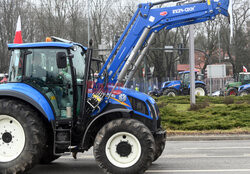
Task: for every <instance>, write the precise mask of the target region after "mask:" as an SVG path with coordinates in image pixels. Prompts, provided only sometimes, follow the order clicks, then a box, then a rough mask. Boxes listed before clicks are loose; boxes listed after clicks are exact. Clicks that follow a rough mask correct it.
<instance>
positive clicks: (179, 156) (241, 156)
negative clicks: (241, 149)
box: [160, 154, 250, 159]
mask: <svg viewBox="0 0 250 174" xmlns="http://www.w3.org/2000/svg"><path fill="white" fill-rule="evenodd" d="M249 157H250V154H243V155H232V156H229V155H227V156H213V155H207V154H186V155H162V156H160V158H162V159H164V158H165V159H166V158H169V159H178V158H179V159H185V158H249Z"/></svg>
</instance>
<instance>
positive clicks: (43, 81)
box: [0, 0, 229, 174]
mask: <svg viewBox="0 0 250 174" xmlns="http://www.w3.org/2000/svg"><path fill="white" fill-rule="evenodd" d="M171 1H176V0H168V1H163V2H156V3H143V4H140V5H139V6H138V10H137V11H136V13H135V15H134V16H133V18H132V19H131V21H130V23H129V24H128V26H127V28H126V29H125V31H124V33H123V34H122V36H121V38H120V39H119V41H118V42H117V45H116V46H115V48H114V49H113V51H112V52H111V54H110V56H109V58H108V59H107V61H106V62H105V64H104V66H103V67H102V69H101V70H100V72H99V74H98V77H97V79H96V80H95V82H96V83H95V84H94V85H93V83H91V85H88V84H89V79H93V76H94V75H93V74H92V73H91V71H90V69H91V68H90V67H91V62H92V60H93V58H92V52H93V49H92V47H91V45H92V43H91V42H90V47H89V48H86V47H84V46H82V45H81V44H79V43H75V42H71V41H68V40H64V39H60V38H57V37H51V39H52V41H51V42H38V43H24V44H9V45H8V48H9V51H10V55H11V60H10V66H9V79H8V83H7V84H2V85H0V173H4V174H13V173H26V171H28V170H29V169H30V168H32V167H34V165H35V164H37V163H50V162H51V161H53V160H55V159H57V158H59V157H60V156H62V155H67V154H69V153H73V156H74V157H77V156H76V154H77V153H79V152H84V151H87V150H89V149H90V148H91V147H93V153H94V156H95V159H96V161H97V163H98V165H99V166H100V167H101V168H102V169H103V170H104V172H106V173H114V174H117V173H121V174H127V173H130V174H138V173H143V172H145V171H146V170H147V169H148V168H149V166H150V165H151V163H152V162H153V161H155V160H156V159H158V157H159V156H160V155H161V153H162V152H163V150H164V147H165V140H166V131H165V130H163V129H162V128H161V118H160V117H159V110H158V107H157V105H156V102H155V100H154V99H153V98H151V97H150V96H148V95H146V94H144V93H140V92H137V91H134V90H130V89H126V88H123V87H121V86H122V84H123V80H124V77H125V76H126V74H127V73H128V69H129V67H130V65H131V64H133V65H134V63H133V62H134V61H136V62H137V63H135V64H136V65H138V60H141V57H143V56H144V55H145V53H146V50H147V49H148V47H149V45H150V43H151V42H152V41H153V39H154V36H155V35H156V34H157V32H158V31H160V30H162V29H164V28H166V29H168V30H169V29H171V28H175V27H179V26H184V25H189V24H194V23H199V22H204V21H207V20H213V19H214V18H215V17H216V16H217V15H219V14H223V15H225V16H228V6H229V0H216V1H215V0H207V1H200V0H199V1H197V2H193V3H188V4H181V5H178V6H172V7H163V8H157V5H162V4H164V3H167V2H171ZM153 7H155V8H153ZM58 27H60V26H58ZM48 40H49V39H48ZM137 56H138V57H137ZM136 58H137V59H136ZM134 68H135V67H133V69H134ZM92 85H93V86H92Z"/></svg>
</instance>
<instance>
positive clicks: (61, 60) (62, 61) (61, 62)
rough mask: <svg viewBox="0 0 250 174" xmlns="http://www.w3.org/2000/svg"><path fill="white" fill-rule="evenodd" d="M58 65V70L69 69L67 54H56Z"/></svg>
mask: <svg viewBox="0 0 250 174" xmlns="http://www.w3.org/2000/svg"><path fill="white" fill-rule="evenodd" d="M56 63H57V68H66V67H67V56H66V53H65V52H58V53H56Z"/></svg>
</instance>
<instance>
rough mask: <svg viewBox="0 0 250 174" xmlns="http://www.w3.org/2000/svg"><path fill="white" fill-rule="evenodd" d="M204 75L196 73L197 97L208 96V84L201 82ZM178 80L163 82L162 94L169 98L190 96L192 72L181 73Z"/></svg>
mask: <svg viewBox="0 0 250 174" xmlns="http://www.w3.org/2000/svg"><path fill="white" fill-rule="evenodd" d="M203 78H204V75H202V74H198V72H197V71H196V72H195V79H196V80H195V95H196V96H205V95H207V89H206V84H205V83H204V82H203V81H201V80H203ZM177 79H178V80H175V81H167V82H163V83H162V86H161V89H160V93H161V94H162V95H167V96H176V95H189V94H190V71H183V72H179V74H178V77H177Z"/></svg>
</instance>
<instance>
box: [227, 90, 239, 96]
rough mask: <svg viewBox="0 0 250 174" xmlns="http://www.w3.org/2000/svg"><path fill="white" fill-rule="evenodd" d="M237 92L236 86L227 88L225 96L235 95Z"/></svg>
mask: <svg viewBox="0 0 250 174" xmlns="http://www.w3.org/2000/svg"><path fill="white" fill-rule="evenodd" d="M237 93H238V90H237V89H236V88H229V89H228V90H227V96H229V95H235V96H236V95H237Z"/></svg>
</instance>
